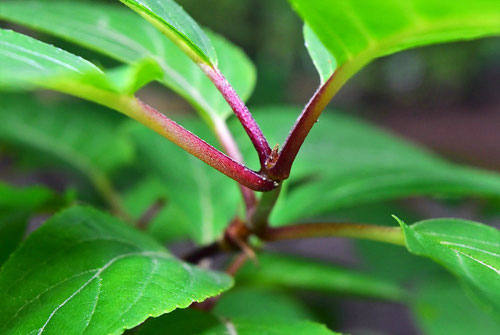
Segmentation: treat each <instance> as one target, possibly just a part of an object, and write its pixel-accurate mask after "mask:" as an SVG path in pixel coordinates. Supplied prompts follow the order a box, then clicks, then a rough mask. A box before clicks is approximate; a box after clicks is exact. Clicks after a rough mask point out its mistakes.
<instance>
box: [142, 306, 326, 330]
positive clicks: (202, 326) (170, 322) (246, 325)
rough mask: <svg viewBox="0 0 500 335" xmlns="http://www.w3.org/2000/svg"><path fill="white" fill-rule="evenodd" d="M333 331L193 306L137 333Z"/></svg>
mask: <svg viewBox="0 0 500 335" xmlns="http://www.w3.org/2000/svg"><path fill="white" fill-rule="evenodd" d="M163 334H185V335H227V334H238V335H255V334H272V335H281V334H283V335H285V334H286V335H288V334H296V335H333V334H335V333H334V332H332V331H330V330H329V329H328V328H326V327H325V326H323V325H320V324H317V323H313V322H308V321H297V320H283V319H278V320H275V319H273V317H272V316H268V317H266V318H234V319H231V320H226V319H223V318H220V317H217V316H215V315H213V314H209V313H206V312H202V311H197V310H193V309H189V310H185V311H176V312H174V313H171V314H168V315H164V316H162V317H160V318H157V319H152V320H149V321H148V322H146V323H145V324H144V325H143V326H141V328H140V329H139V331H138V335H163Z"/></svg>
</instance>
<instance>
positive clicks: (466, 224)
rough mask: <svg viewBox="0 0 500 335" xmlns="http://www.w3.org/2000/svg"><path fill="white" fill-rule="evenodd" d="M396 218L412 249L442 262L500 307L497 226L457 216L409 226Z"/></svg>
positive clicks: (498, 238) (499, 246) (490, 301)
mask: <svg viewBox="0 0 500 335" xmlns="http://www.w3.org/2000/svg"><path fill="white" fill-rule="evenodd" d="M397 220H398V222H399V224H400V225H401V228H402V229H403V232H404V234H405V239H406V247H407V248H408V250H409V251H410V252H411V253H413V254H416V255H420V256H427V257H430V258H432V259H433V260H435V261H437V262H438V263H440V264H441V265H443V266H445V267H446V268H447V269H448V270H450V271H451V272H453V273H454V274H455V275H457V276H458V277H459V278H460V279H462V280H463V281H464V282H465V283H466V284H467V286H468V287H470V288H471V290H472V291H473V292H474V293H476V295H477V296H478V297H479V298H480V299H481V300H482V301H484V302H485V303H487V304H488V305H490V306H491V307H493V308H494V309H495V310H496V311H497V312H499V311H500V253H499V250H500V230H498V229H495V228H493V227H489V226H486V225H483V224H480V223H477V222H473V221H466V220H458V219H434V220H426V221H421V222H418V223H415V224H413V225H411V226H407V225H406V224H405V223H404V222H403V221H401V220H399V219H397Z"/></svg>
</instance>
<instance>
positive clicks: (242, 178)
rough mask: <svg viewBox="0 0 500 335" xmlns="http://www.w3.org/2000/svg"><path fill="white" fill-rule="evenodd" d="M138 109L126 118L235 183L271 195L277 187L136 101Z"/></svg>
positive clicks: (129, 113)
mask: <svg viewBox="0 0 500 335" xmlns="http://www.w3.org/2000/svg"><path fill="white" fill-rule="evenodd" d="M137 102H138V106H137V107H138V108H133V109H131V110H130V109H129V110H128V115H129V116H130V117H132V118H134V119H135V120H137V121H139V122H141V123H142V124H144V125H146V126H147V127H149V128H151V129H153V130H154V131H156V132H157V133H159V134H160V135H162V136H164V137H165V138H167V139H168V140H170V141H172V142H174V143H175V144H177V145H178V146H179V147H181V148H182V149H184V150H185V151H187V152H189V153H190V154H192V155H193V156H195V157H197V158H199V159H200V160H202V161H203V162H205V163H207V164H208V165H210V166H212V167H214V168H215V169H217V170H219V171H220V172H222V173H223V174H225V175H226V176H228V177H230V178H232V179H234V180H236V181H237V182H238V183H240V184H242V185H244V186H246V187H248V188H251V189H253V190H256V191H261V192H265V191H270V190H272V189H274V188H275V187H276V186H277V184H276V183H275V182H274V181H272V180H269V179H267V178H266V177H264V176H262V175H260V174H258V173H257V172H255V171H252V170H250V169H248V168H247V167H245V166H243V165H241V164H240V163H238V162H236V161H235V160H233V159H231V158H230V157H228V156H226V155H225V154H223V153H222V152H220V151H219V150H217V149H215V148H214V147H212V146H211V145H210V144H208V143H207V142H205V141H203V140H202V139H200V138H199V137H198V136H196V135H194V134H193V133H191V132H190V131H189V130H187V129H185V128H183V127H182V126H180V125H178V124H177V123H176V122H174V121H172V120H171V119H169V118H168V117H166V116H165V115H163V114H161V113H160V112H158V111H157V110H156V109H154V108H153V107H151V106H149V105H147V104H145V103H143V102H142V101H140V100H139V99H137Z"/></svg>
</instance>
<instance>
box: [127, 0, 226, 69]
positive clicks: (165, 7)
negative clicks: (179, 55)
mask: <svg viewBox="0 0 500 335" xmlns="http://www.w3.org/2000/svg"><path fill="white" fill-rule="evenodd" d="M120 1H121V2H123V3H124V4H126V5H127V6H129V7H130V8H132V9H133V10H134V11H136V12H137V13H139V14H140V15H141V16H142V17H144V18H145V19H146V20H148V21H149V22H151V23H152V24H153V25H154V26H155V27H156V28H157V29H159V30H160V31H161V32H162V33H163V34H165V35H166V36H168V38H170V39H171V40H172V41H173V42H174V43H175V44H177V45H178V46H179V47H180V48H181V49H182V50H183V51H184V52H185V53H186V54H188V56H189V57H191V58H192V59H193V60H194V61H195V62H197V63H199V62H204V63H207V64H209V65H215V66H216V65H217V55H216V53H215V49H214V47H213V46H212V44H211V43H210V39H209V38H208V36H207V35H205V33H204V32H203V30H202V29H201V28H200V26H198V24H197V23H196V22H195V21H194V20H193V19H192V18H191V16H189V15H188V14H187V13H186V12H185V11H184V10H183V9H182V7H181V6H179V5H178V4H177V3H175V1H172V0H161V1H158V0H120Z"/></svg>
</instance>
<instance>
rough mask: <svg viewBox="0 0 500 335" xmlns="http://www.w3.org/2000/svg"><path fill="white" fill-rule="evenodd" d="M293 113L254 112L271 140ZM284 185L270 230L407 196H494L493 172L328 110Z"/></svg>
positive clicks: (497, 191)
mask: <svg viewBox="0 0 500 335" xmlns="http://www.w3.org/2000/svg"><path fill="white" fill-rule="evenodd" d="M299 113H300V111H299V110H298V109H295V108H290V107H281V108H277V107H267V108H257V109H254V115H255V117H256V119H257V121H258V122H259V124H260V125H262V130H263V132H264V133H265V134H266V135H267V136H268V139H269V143H279V141H281V140H282V139H283V138H285V137H286V134H287V132H288V130H289V129H290V127H291V125H293V123H294V122H295V119H296V117H297V115H299ZM233 126H235V127H237V125H236V123H234V124H233ZM235 134H237V136H238V137H237V140H238V143H239V144H240V146H241V148H242V150H243V152H244V153H247V155H246V156H245V159H246V161H247V162H250V163H251V164H253V166H257V165H256V159H254V157H253V155H251V154H250V153H251V146H250V145H249V144H248V143H247V142H248V141H246V139H245V138H244V136H242V134H238V133H236V132H235ZM251 166H252V165H251ZM287 183H288V184H289V185H288V186H287V187H288V188H287V190H286V191H285V192H284V194H282V197H281V199H279V201H278V204H277V207H276V208H275V210H274V211H273V213H272V216H271V221H272V223H273V224H276V225H280V224H286V223H291V222H295V221H297V220H300V219H307V218H314V217H317V216H318V215H321V214H323V213H331V212H332V211H334V210H339V209H342V208H348V207H352V206H354V205H356V206H358V205H362V204H367V203H373V202H379V201H382V200H389V199H396V198H403V197H409V196H420V195H429V196H435V197H443V196H444V197H450V196H482V197H489V198H493V199H499V198H500V175H499V174H497V173H493V172H487V171H482V170H480V169H474V168H469V167H465V166H460V165H457V164H451V163H449V162H447V161H445V160H443V159H441V158H439V157H438V156H436V155H434V154H432V153H430V152H428V151H426V150H424V149H423V148H420V147H417V146H415V145H414V144H411V143H409V142H408V141H405V140H404V139H402V138H398V137H396V136H394V135H391V134H389V133H387V132H385V131H383V130H381V129H379V128H377V127H375V126H373V125H370V124H368V123H365V122H363V121H361V120H358V119H356V118H354V117H351V116H347V115H341V114H339V113H331V112H328V111H327V112H325V113H323V115H322V116H321V119H320V120H319V122H318V123H317V124H316V125H315V126H314V129H313V130H312V131H311V133H310V134H309V136H308V138H307V139H306V141H305V142H304V146H303V147H302V149H301V151H300V152H299V155H298V156H297V160H296V161H295V164H294V166H293V168H292V173H291V177H290V180H289V181H288V182H287ZM390 220H391V219H390V218H389V217H388V218H387V221H390Z"/></svg>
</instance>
